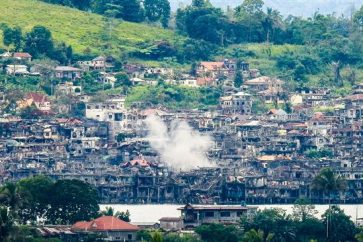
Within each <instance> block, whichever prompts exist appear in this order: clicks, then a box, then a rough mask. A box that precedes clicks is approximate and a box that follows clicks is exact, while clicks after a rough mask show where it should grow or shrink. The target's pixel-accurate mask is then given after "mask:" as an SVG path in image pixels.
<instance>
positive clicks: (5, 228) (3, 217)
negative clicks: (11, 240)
mask: <svg viewBox="0 0 363 242" xmlns="http://www.w3.org/2000/svg"><path fill="white" fill-rule="evenodd" d="M13 226H14V221H13V219H12V217H11V214H10V213H9V212H8V208H7V207H3V206H2V207H0V239H4V240H5V241H6V238H7V237H8V236H9V235H10V233H11V231H12V229H13Z"/></svg>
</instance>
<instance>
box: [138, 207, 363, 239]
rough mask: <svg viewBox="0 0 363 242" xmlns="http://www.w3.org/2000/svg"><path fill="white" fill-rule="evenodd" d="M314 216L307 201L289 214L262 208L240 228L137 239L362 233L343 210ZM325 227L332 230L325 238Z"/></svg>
mask: <svg viewBox="0 0 363 242" xmlns="http://www.w3.org/2000/svg"><path fill="white" fill-rule="evenodd" d="M316 213H317V211H316V210H315V207H314V206H313V205H311V204H309V202H308V201H307V200H300V201H297V203H296V204H295V205H294V208H293V214H291V215H288V214H287V213H286V212H285V211H284V210H282V209H276V208H273V209H265V210H259V211H257V213H256V214H255V215H254V216H251V217H246V216H243V217H241V221H240V224H239V226H235V225H223V224H204V225H201V226H199V227H197V228H196V229H195V232H196V234H197V235H193V234H190V235H185V234H183V235H179V234H177V233H171V232H163V231H161V230H159V231H154V230H141V231H139V232H138V235H137V237H138V239H139V240H142V241H149V242H152V241H164V242H192V241H193V242H198V241H200V242H236V241H241V242H287V241H296V242H308V241H332V242H338V241H356V240H355V237H356V238H357V239H358V241H360V240H359V239H361V237H362V232H361V231H360V230H359V228H357V227H356V226H355V225H354V223H353V221H351V220H350V218H349V216H347V215H345V214H344V212H343V210H341V209H339V208H338V207H336V206H332V207H331V208H329V209H328V210H326V212H325V213H324V214H323V215H322V218H321V219H318V218H316V217H315V215H316ZM328 216H329V221H327V217H328ZM327 223H329V226H327ZM327 228H329V231H331V232H330V233H329V234H328V237H327V233H326V232H327V231H326V230H327Z"/></svg>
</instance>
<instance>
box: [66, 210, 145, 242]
mask: <svg viewBox="0 0 363 242" xmlns="http://www.w3.org/2000/svg"><path fill="white" fill-rule="evenodd" d="M72 231H73V232H75V233H80V234H82V233H96V234H100V235H103V236H105V240H106V241H120V242H121V241H127V242H133V241H137V239H136V233H137V231H139V227H137V226H135V225H132V224H129V223H127V222H125V221H122V220H120V219H118V218H116V217H113V216H102V217H100V218H97V219H94V220H92V221H89V222H84V221H80V222H77V223H75V224H74V225H73V226H72Z"/></svg>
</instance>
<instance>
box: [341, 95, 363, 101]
mask: <svg viewBox="0 0 363 242" xmlns="http://www.w3.org/2000/svg"><path fill="white" fill-rule="evenodd" d="M345 99H346V100H351V101H360V100H363V94H354V95H350V96H347V97H346V98H345Z"/></svg>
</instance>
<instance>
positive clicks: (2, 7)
mask: <svg viewBox="0 0 363 242" xmlns="http://www.w3.org/2000/svg"><path fill="white" fill-rule="evenodd" d="M0 11H1V14H0V23H6V24H8V25H10V26H19V27H21V28H22V29H23V30H24V31H25V32H27V31H29V30H31V28H32V27H34V26H35V25H43V26H45V27H47V28H49V29H50V30H51V31H52V34H53V38H54V39H55V40H56V41H57V42H65V43H66V44H68V45H71V46H72V47H73V49H74V50H75V52H78V53H82V52H84V51H85V50H88V49H89V50H90V51H91V53H95V54H99V53H105V52H106V53H110V54H120V55H121V54H122V53H124V52H129V51H133V50H135V49H137V46H138V44H140V43H145V42H153V41H157V40H169V41H173V40H174V39H175V38H178V36H176V35H175V34H174V33H173V32H172V31H170V30H165V29H162V28H158V27H153V26H149V25H146V24H138V23H130V22H126V21H121V20H113V21H112V31H109V29H110V28H109V26H110V25H109V21H107V19H105V18H104V17H102V16H101V15H97V14H92V13H88V12H82V11H79V10H76V9H73V8H68V7H63V6H58V5H52V4H47V3H43V2H40V1H37V0H16V1H14V0H1V4H0ZM110 33H111V35H110Z"/></svg>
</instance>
